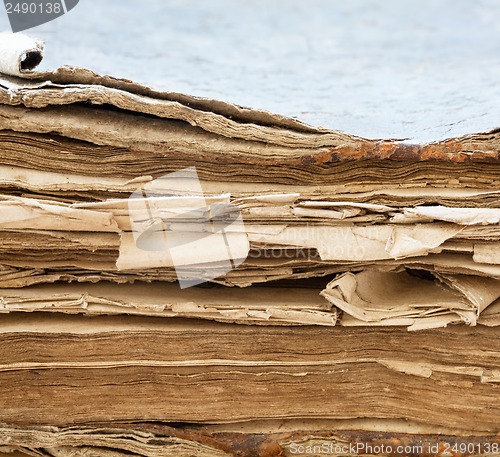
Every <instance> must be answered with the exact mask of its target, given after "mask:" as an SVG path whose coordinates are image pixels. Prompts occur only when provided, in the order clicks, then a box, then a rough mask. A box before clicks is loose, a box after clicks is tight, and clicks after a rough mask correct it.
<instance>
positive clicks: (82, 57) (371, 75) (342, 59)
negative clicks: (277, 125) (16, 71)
mask: <svg viewBox="0 0 500 457" xmlns="http://www.w3.org/2000/svg"><path fill="white" fill-rule="evenodd" d="M0 21H1V27H0V29H2V30H10V28H9V24H8V20H7V14H6V12H5V9H4V7H3V5H0ZM25 33H26V34H28V35H31V36H35V37H39V38H42V39H44V40H45V42H46V52H45V54H46V57H45V60H44V62H43V65H42V68H44V69H50V68H54V67H57V66H60V65H65V64H68V65H79V66H83V67H87V68H90V69H93V70H95V71H97V72H100V73H105V74H111V75H113V76H119V77H126V78H129V79H133V80H136V81H139V82H143V83H147V84H149V85H152V86H155V87H157V88H161V89H166V90H170V91H179V92H186V93H190V94H193V95H198V96H202V97H210V98H218V99H225V100H228V101H231V102H234V103H237V104H241V105H247V106H252V107H256V108H263V109H266V110H269V111H273V112H278V113H281V114H286V115H289V116H292V117H298V118H300V119H301V120H303V121H305V122H307V123H310V124H314V125H318V126H324V127H329V128H332V129H337V130H343V131H347V132H349V133H352V134H356V135H360V136H364V137H371V138H389V137H391V138H406V139H407V141H411V142H415V141H418V142H429V141H434V140H439V139H443V138H448V137H453V136H459V135H463V134H467V133H472V132H478V131H486V130H490V129H493V128H497V127H500V88H499V80H500V2H498V1H495V0H489V1H487V0H480V1H469V0H461V1H460V0H458V1H457V0H424V1H422V0H418V1H417V0H379V1H374V0H351V1H335V0H307V1H305V0H245V1H243V0H80V3H79V4H78V5H77V6H76V8H75V9H73V10H72V11H70V12H68V13H67V14H66V15H64V16H62V17H60V18H58V19H56V20H55V21H53V22H50V23H47V24H44V25H42V26H39V27H36V28H34V29H30V30H28V31H26V32H25Z"/></svg>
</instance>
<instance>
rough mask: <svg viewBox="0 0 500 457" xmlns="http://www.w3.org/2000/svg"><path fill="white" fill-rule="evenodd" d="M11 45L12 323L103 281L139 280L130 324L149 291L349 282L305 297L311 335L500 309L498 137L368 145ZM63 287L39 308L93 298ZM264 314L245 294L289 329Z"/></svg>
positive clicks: (444, 320)
mask: <svg viewBox="0 0 500 457" xmlns="http://www.w3.org/2000/svg"><path fill="white" fill-rule="evenodd" d="M16 37H17V38H16ZM7 38H8V39H5V40H4V41H5V46H8V45H10V46H11V47H13V49H14V50H17V51H18V52H17V54H16V55H14V61H15V62H18V64H19V65H18V67H16V66H15V65H14V64H12V63H9V62H7V63H8V65H7V64H4V68H3V71H6V72H7V73H10V75H3V76H2V77H1V80H0V102H1V105H0V114H1V116H0V128H1V129H2V130H1V131H0V135H1V142H0V159H1V163H2V165H1V168H2V174H1V178H0V187H1V189H2V192H3V194H2V195H1V196H0V207H1V208H2V211H1V213H0V214H1V215H0V229H1V230H0V237H1V239H2V245H1V247H0V265H1V266H2V269H1V277H2V281H1V282H0V287H2V288H7V289H14V288H19V291H15V290H6V291H5V292H4V293H3V294H4V295H5V300H4V301H5V303H6V305H5V310H9V309H10V308H9V306H11V304H12V303H15V306H16V308H18V309H20V310H22V309H23V308H24V306H23V303H25V300H26V294H28V295H29V294H33V291H31V290H23V289H22V288H23V287H25V286H29V285H34V284H41V283H53V282H61V281H70V282H71V281H78V282H100V283H99V285H97V286H95V288H94V289H93V292H92V295H93V296H95V297H101V298H102V299H103V300H105V301H106V300H108V301H109V302H110V303H111V302H113V301H114V297H113V295H112V294H110V292H109V287H108V286H107V285H106V283H107V282H115V283H135V284H134V287H132V290H131V291H130V292H128V293H127V294H130V295H128V297H130V303H128V304H127V305H122V307H120V308H119V309H120V310H122V311H123V312H128V309H129V308H130V307H132V308H133V307H134V306H136V305H137V306H138V309H141V306H139V305H138V304H137V302H136V300H135V299H133V297H135V296H137V297H139V296H140V297H142V298H143V299H144V297H145V295H144V292H143V291H142V289H143V287H144V286H142V285H141V284H140V282H142V281H146V282H151V281H172V282H173V281H176V280H177V279H179V280H181V286H182V281H184V282H190V283H201V282H205V281H207V282H212V283H217V284H222V285H226V286H238V287H247V286H252V285H256V284H262V283H267V282H271V281H276V280H297V279H303V278H311V277H325V276H328V277H330V278H331V275H333V274H338V273H342V275H340V276H336V277H334V279H333V281H332V282H330V283H329V284H328V286H327V287H326V288H325V290H324V291H323V292H322V293H321V296H322V297H324V298H321V299H318V297H316V296H314V294H310V295H311V299H310V300H309V299H307V300H301V303H302V305H297V306H294V305H292V302H289V304H290V307H292V306H293V307H294V309H296V308H298V311H297V313H294V314H293V316H294V317H287V318H286V319H285V320H288V321H293V322H294V323H299V324H300V323H303V324H308V323H311V322H312V321H311V320H310V319H311V317H310V316H309V313H310V311H311V310H313V309H317V306H320V308H321V309H322V312H323V315H322V317H321V318H318V319H317V321H314V322H315V323H323V324H327V325H333V324H335V323H336V322H340V323H341V324H344V325H406V326H409V327H410V328H411V329H418V328H430V327H440V326H446V325H447V324H449V323H456V322H465V323H467V324H470V325H475V324H476V323H477V322H478V321H479V322H480V321H481V313H482V312H483V311H486V309H487V308H488V307H489V306H490V305H493V304H494V303H495V301H496V300H497V299H498V298H499V296H500V247H499V246H500V243H499V242H498V240H499V237H500V228H499V222H500V207H498V195H499V193H500V190H499V189H500V168H499V167H498V154H499V152H498V151H499V147H500V133H499V132H498V131H493V132H487V133H478V134H475V135H469V136H466V137H462V138H453V139H449V140H446V141H442V142H437V143H432V144H425V145H413V144H407V143H404V142H400V141H395V140H381V141H374V140H366V139H362V138H358V137H353V136H350V135H347V134H344V133H340V132H337V131H332V130H327V129H322V128H315V127H311V126H308V125H305V124H303V123H301V122H299V121H298V120H295V119H291V118H286V117H283V116H279V115H274V114H271V113H267V112H262V111H258V110H252V109H249V108H242V107H240V106H236V105H231V104H228V103H225V102H219V101H215V100H208V99H197V98H195V97H190V96H186V95H182V94H175V93H168V92H158V91H155V90H153V89H150V88H148V87H146V86H141V85H139V84H135V83H132V82H130V81H126V80H120V79H114V78H111V77H103V76H99V75H97V74H94V73H92V72H90V71H88V70H84V69H79V68H61V69H59V70H56V71H54V72H50V73H38V72H33V71H26V70H23V64H22V62H23V60H22V58H23V56H26V55H27V51H29V49H24V48H23V49H19V46H21V44H25V43H24V42H23V43H21V44H19V43H16V42H15V41H16V40H18V41H19V40H20V38H19V36H14V38H12V36H10V35H9V36H7ZM23 39H24V38H23ZM9 40H10V41H9ZM12 41H14V42H12ZM16 46H17V48H16ZM32 52H39V53H41V45H40V44H39V43H38V42H33V43H32ZM16 59H17V60H16ZM221 243H222V244H221ZM174 245H175V246H174ZM221 246H222V247H223V249H219V248H220V247H221ZM226 247H227V249H226ZM228 256H229V257H228ZM228 260H231V261H232V263H230V264H229V268H228ZM101 282H102V283H101ZM327 283H328V281H325V282H324V285H325V286H326V284H327ZM295 284H296V285H297V286H298V287H300V283H295ZM57 287H58V288H59V289H56V288H51V289H45V290H44V292H43V294H41V295H38V293H37V297H38V299H39V301H40V303H39V304H38V305H37V306H39V308H40V309H46V308H47V307H46V306H43V305H42V303H51V301H53V300H55V298H54V297H55V296H56V295H57V296H61V294H62V296H65V297H67V299H68V300H69V301H71V300H75V297H80V296H81V294H82V293H84V292H83V291H77V290H74V287H73V288H72V287H70V286H67V287H66V286H63V285H58V286H57ZM65 287H66V288H65ZM165 287H166V289H161V290H160V292H156V296H155V293H153V290H156V289H154V288H151V289H148V291H149V292H148V294H147V295H146V296H150V297H151V299H150V300H151V303H154V302H155V301H156V302H159V303H161V302H162V300H164V295H163V293H164V290H171V289H172V288H173V289H175V288H176V287H177V286H168V285H165ZM83 289H84V288H83ZM56 290H57V293H56ZM412 290H413V291H415V292H414V293H411V291H412ZM220 293H223V294H225V293H226V291H224V292H221V291H219V290H213V289H210V290H205V291H204V293H203V294H202V297H203V298H200V299H199V300H197V301H196V306H197V307H200V309H205V308H206V306H208V305H207V303H205V301H207V302H208V303H215V304H214V305H213V306H212V308H214V309H215V310H216V311H214V312H209V313H207V312H199V313H198V314H197V315H198V316H199V317H207V318H218V317H221V318H223V319H224V320H226V319H230V318H229V317H228V315H227V311H224V313H226V314H225V316H226V317H222V315H219V313H222V312H223V310H224V309H225V307H224V306H220V309H219V306H218V305H217V303H218V301H219V298H218V295H219V294H220ZM235 293H236V292H235ZM242 293H244V292H242ZM52 294H54V296H52ZM187 294H189V292H187ZM317 294H318V296H319V290H318V291H317ZM212 295H213V296H212ZM256 297H257V295H256ZM77 300H79V299H77ZM255 301H256V302H257V303H254V304H244V303H246V302H244V301H240V300H239V299H236V300H235V301H234V304H233V308H234V310H233V311H234V312H235V314H234V316H235V317H234V318H235V320H237V321H244V320H245V319H247V318H248V320H249V321H252V320H254V318H253V317H251V316H250V315H249V310H250V309H254V308H258V309H261V311H262V312H263V313H264V314H262V315H261V317H259V318H258V319H257V320H259V321H266V320H268V322H269V323H272V322H273V321H274V318H271V316H274V314H273V313H275V311H276V310H275V308H276V306H275V305H276V303H274V304H273V303H268V304H265V305H264V304H263V303H261V302H260V298H256V299H255ZM279 302H280V303H281V305H280V306H279V309H280V312H284V313H286V308H287V303H286V302H287V299H285V295H281V296H280V299H279ZM321 302H322V303H321ZM7 303H8V304H9V305H7ZM134 303H135V305H134ZM165 306H166V308H165V309H167V308H169V307H172V306H174V303H168V304H165ZM50 307H51V308H52V307H53V306H52V305H50ZM55 307H57V308H59V309H60V310H61V311H66V312H67V311H68V310H67V309H66V308H65V307H64V306H59V305H57V306H55ZM497 307H498V305H496V304H495V305H494V306H492V310H495V309H497ZM174 308H175V309H178V306H174ZM91 309H92V308H88V309H87V308H86V311H85V312H92V311H91ZM193 309H194V308H193ZM196 309H198V308H196ZM26 310H28V311H29V310H32V309H31V308H30V307H29V306H28V305H26ZM74 310H75V308H73V311H74ZM340 311H341V313H340ZM103 312H104V311H103ZM191 313H192V311H187V309H186V310H185V311H183V312H181V315H191ZM250 314H251V313H250ZM494 314H496V313H494ZM306 315H307V317H306ZM236 316H237V317H236ZM263 316H269V317H268V318H264V317H263ZM313 320H314V319H313ZM496 321H497V320H496V319H494V318H492V317H491V315H490V317H489V318H488V319H487V322H488V323H489V324H490V325H493V324H495V323H496Z"/></svg>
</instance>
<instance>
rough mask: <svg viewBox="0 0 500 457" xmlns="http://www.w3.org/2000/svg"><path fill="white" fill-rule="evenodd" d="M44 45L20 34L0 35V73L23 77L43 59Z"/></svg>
mask: <svg viewBox="0 0 500 457" xmlns="http://www.w3.org/2000/svg"><path fill="white" fill-rule="evenodd" d="M43 48H44V43H43V42H42V41H40V40H38V39H36V38H31V37H28V36H26V35H23V34H21V33H10V32H2V33H0V73H3V74H6V75H10V76H21V77H22V76H23V75H25V74H27V73H32V72H33V71H34V70H35V68H36V67H37V66H38V65H39V64H40V62H41V61H42V59H43Z"/></svg>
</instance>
